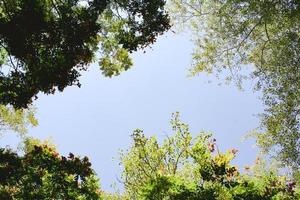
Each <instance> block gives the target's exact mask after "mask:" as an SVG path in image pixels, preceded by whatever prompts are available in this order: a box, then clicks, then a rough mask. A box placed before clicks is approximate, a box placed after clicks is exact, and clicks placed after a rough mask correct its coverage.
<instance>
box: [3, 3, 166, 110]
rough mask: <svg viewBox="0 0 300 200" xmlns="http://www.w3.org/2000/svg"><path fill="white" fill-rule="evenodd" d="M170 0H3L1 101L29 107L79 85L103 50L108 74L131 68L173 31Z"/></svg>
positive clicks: (104, 68)
mask: <svg viewBox="0 0 300 200" xmlns="http://www.w3.org/2000/svg"><path fill="white" fill-rule="evenodd" d="M164 5H165V1H164V0H151V1H150V0H146V1H139V0H129V1H128V0H126V1H125V0H110V1H108V0H68V1H59V0H3V1H1V2H0V44H1V47H0V91H1V92H0V103H2V104H4V105H7V104H12V105H13V106H15V107H27V106H28V104H30V103H31V102H32V97H35V98H36V95H37V94H38V92H44V93H46V94H50V93H54V92H55V90H59V91H62V90H63V89H64V88H65V87H66V86H70V85H78V86H80V83H79V81H78V77H79V76H80V73H81V71H82V70H86V69H87V65H88V64H90V63H91V62H93V61H94V59H95V55H96V52H97V50H98V48H99V45H100V50H99V52H100V53H102V56H103V57H102V58H100V61H99V63H100V67H101V69H102V71H103V74H104V75H106V76H109V77H111V76H113V75H118V74H119V73H120V72H121V71H123V70H127V69H128V68H129V67H130V66H131V65H132V62H131V59H130V57H129V53H130V52H132V51H136V50H138V49H140V48H145V47H147V46H148V45H150V44H152V43H153V42H155V39H156V37H157V36H158V35H159V34H162V33H163V32H164V31H166V30H167V29H168V28H169V18H168V15H167V14H166V12H165V10H164Z"/></svg>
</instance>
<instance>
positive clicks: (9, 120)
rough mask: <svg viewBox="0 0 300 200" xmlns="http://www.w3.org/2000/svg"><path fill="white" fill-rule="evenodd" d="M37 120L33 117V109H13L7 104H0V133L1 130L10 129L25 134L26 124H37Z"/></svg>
mask: <svg viewBox="0 0 300 200" xmlns="http://www.w3.org/2000/svg"><path fill="white" fill-rule="evenodd" d="M37 124H38V122H37V120H36V119H35V117H34V110H33V109H32V108H31V109H26V110H25V109H18V110H16V109H14V108H12V107H9V106H4V105H0V131H1V132H0V135H1V134H2V131H8V130H12V131H15V132H18V133H20V134H21V135H23V134H25V133H26V131H27V126H28V125H32V126H37Z"/></svg>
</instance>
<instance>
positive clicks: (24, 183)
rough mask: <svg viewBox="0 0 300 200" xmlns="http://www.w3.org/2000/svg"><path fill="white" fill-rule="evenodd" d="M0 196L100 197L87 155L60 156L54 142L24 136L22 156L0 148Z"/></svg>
mask: <svg viewBox="0 0 300 200" xmlns="http://www.w3.org/2000/svg"><path fill="white" fill-rule="evenodd" d="M0 199H3V200H4V199H5V200H14V199H18V200H28V199H32V200H41V199H43V200H46V199H49V200H50V199H70V200H71V199H74V200H101V199H102V198H101V191H100V186H99V183H98V179H97V178H96V175H95V173H94V171H93V170H92V168H91V163H90V162H89V159H88V158H87V157H84V158H80V157H77V156H74V155H73V154H72V153H70V154H69V156H68V157H64V156H60V155H59V154H58V153H57V151H56V149H55V148H54V146H53V145H49V144H47V143H42V142H40V141H38V140H36V139H30V138H29V139H27V140H26V141H25V146H24V155H22V156H21V155H18V154H17V153H15V152H13V151H12V150H10V149H3V148H1V149H0Z"/></svg>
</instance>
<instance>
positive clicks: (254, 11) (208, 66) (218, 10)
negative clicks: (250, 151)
mask: <svg viewBox="0 0 300 200" xmlns="http://www.w3.org/2000/svg"><path fill="white" fill-rule="evenodd" d="M169 8H170V13H171V16H172V18H173V20H174V24H181V25H183V26H184V27H188V28H190V30H191V31H192V32H193V35H194V41H195V50H194V53H193V67H192V69H191V74H192V75H196V74H198V73H200V72H207V73H215V74H220V73H221V72H222V71H228V72H229V75H228V76H227V79H228V80H232V79H233V80H235V81H236V82H237V83H238V85H240V84H241V81H242V80H243V79H244V78H252V79H254V80H256V81H257V85H256V89H261V90H262V91H263V98H262V99H263V102H264V104H265V112H264V113H263V114H262V120H261V127H260V128H261V130H262V131H263V132H264V133H261V134H257V141H258V145H259V146H260V147H262V149H263V150H264V151H265V152H274V154H272V155H273V156H275V157H277V158H278V159H279V160H280V161H282V163H283V164H284V165H286V166H291V167H293V168H294V169H299V167H300V130H299V129H300V104H299V102H300V67H299V66H300V35H299V30H300V1H298V0H263V1H261V0H253V1H246V0H224V1H219V0H213V1H211V0H196V1H195V0H170V7H169ZM249 66H253V67H254V69H252V70H251V71H252V72H251V73H250V74H247V73H245V72H246V71H249V70H248V68H249Z"/></svg>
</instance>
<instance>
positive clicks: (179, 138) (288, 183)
mask: <svg viewBox="0 0 300 200" xmlns="http://www.w3.org/2000/svg"><path fill="white" fill-rule="evenodd" d="M171 125H172V130H173V135H169V136H168V137H167V138H166V139H164V140H163V141H162V142H161V143H160V142H159V141H158V140H157V139H156V138H155V136H152V137H150V138H147V137H146V136H145V135H144V134H143V132H142V131H141V130H136V131H135V132H134V134H133V135H132V138H133V143H132V145H131V148H130V149H128V151H124V152H123V153H122V154H121V164H122V165H123V167H124V171H123V177H122V178H123V181H124V186H125V194H124V196H122V197H120V199H136V200H139V199H147V200H183V199H185V200H202V199H203V200H216V199H220V200H225V199H226V200H231V199H232V200H238V199H244V200H257V199H265V200H271V199H278V200H279V199H280V200H283V199H286V200H287V199H289V200H292V199H295V200H296V199H299V198H300V196H299V195H300V193H299V192H300V191H299V188H298V189H297V188H296V183H295V182H294V181H293V180H292V179H290V180H289V178H288V177H285V176H280V175H279V173H278V171H277V169H276V168H272V167H268V166H267V165H265V163H264V161H263V160H261V159H259V158H258V159H257V160H256V164H255V165H253V166H248V167H247V166H246V167H245V172H244V173H242V172H241V170H239V169H238V167H237V166H234V165H232V164H231V161H232V160H233V159H234V158H235V156H236V154H237V150H236V149H230V150H228V151H226V153H222V152H221V151H220V150H219V149H218V146H217V145H216V140H215V139H214V138H212V135H211V134H210V133H205V132H202V133H200V134H199V135H197V136H196V137H195V138H193V136H192V133H191V132H190V131H189V126H188V125H187V124H185V123H183V122H181V121H180V119H179V115H178V113H175V114H174V116H173V118H172V120H171ZM111 199H118V198H116V197H114V198H111Z"/></svg>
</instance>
